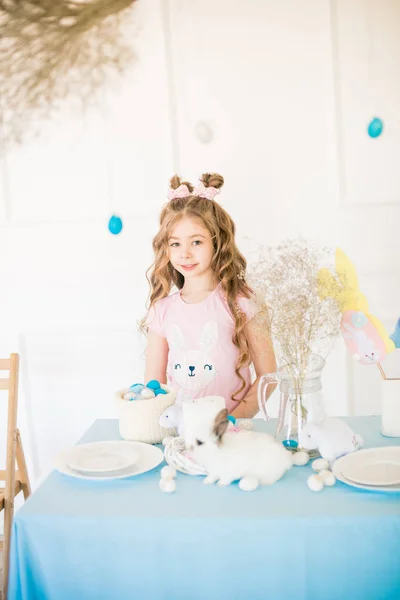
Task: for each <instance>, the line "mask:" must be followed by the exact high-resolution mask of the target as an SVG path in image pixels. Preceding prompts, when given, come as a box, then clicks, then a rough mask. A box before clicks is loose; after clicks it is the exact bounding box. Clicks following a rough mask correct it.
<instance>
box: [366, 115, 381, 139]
mask: <svg viewBox="0 0 400 600" xmlns="http://www.w3.org/2000/svg"><path fill="white" fill-rule="evenodd" d="M382 131H383V121H382V119H379V118H378V117H374V118H373V119H372V121H370V122H369V125H368V135H369V137H372V138H377V137H379V136H380V135H381V133H382Z"/></svg>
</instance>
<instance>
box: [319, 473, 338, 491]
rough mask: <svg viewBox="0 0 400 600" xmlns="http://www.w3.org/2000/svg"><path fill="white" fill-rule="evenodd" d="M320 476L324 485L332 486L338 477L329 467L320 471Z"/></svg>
mask: <svg viewBox="0 0 400 600" xmlns="http://www.w3.org/2000/svg"><path fill="white" fill-rule="evenodd" d="M319 476H320V477H321V478H322V481H323V482H324V485H328V486H329V487H330V486H332V485H335V483H336V477H335V476H334V474H333V473H332V471H329V470H328V469H324V470H323V471H320V472H319Z"/></svg>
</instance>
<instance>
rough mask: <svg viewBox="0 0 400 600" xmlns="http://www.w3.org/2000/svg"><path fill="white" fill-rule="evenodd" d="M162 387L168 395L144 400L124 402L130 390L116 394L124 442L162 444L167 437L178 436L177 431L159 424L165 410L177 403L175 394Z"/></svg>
mask: <svg viewBox="0 0 400 600" xmlns="http://www.w3.org/2000/svg"><path fill="white" fill-rule="evenodd" d="M161 387H162V388H163V389H164V390H165V391H166V392H168V393H167V394H159V395H158V396H156V397H155V398H149V399H143V400H124V399H123V397H124V395H125V394H127V393H128V392H129V391H131V390H129V389H123V390H119V391H118V392H117V393H116V397H115V402H116V405H117V411H118V416H119V433H120V436H121V437H122V438H123V439H124V440H130V441H135V442H146V443H147V444H160V443H161V442H162V440H163V439H164V438H165V437H166V436H170V435H171V436H174V435H177V432H176V430H175V429H164V428H163V427H161V426H160V424H159V422H158V421H159V418H160V416H161V414H162V413H163V412H164V410H165V409H166V408H168V406H171V404H173V403H174V402H175V392H174V391H173V390H170V389H169V388H167V387H166V386H164V385H162V386H161Z"/></svg>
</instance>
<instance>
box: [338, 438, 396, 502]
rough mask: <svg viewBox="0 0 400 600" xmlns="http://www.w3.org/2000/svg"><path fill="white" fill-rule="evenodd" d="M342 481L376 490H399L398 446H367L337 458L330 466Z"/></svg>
mask: <svg viewBox="0 0 400 600" xmlns="http://www.w3.org/2000/svg"><path fill="white" fill-rule="evenodd" d="M332 471H333V473H334V475H335V476H336V477H337V479H339V480H340V481H343V483H347V484H348V485H352V486H354V487H359V488H362V489H370V490H376V491H399V490H400V446H387V447H384V448H368V449H365V450H359V451H358V452H354V453H351V454H347V455H346V456H342V458H339V459H338V460H337V461H335V463H334V464H333V466H332Z"/></svg>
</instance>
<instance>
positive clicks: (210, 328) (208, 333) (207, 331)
mask: <svg viewBox="0 0 400 600" xmlns="http://www.w3.org/2000/svg"><path fill="white" fill-rule="evenodd" d="M217 340H218V323H217V322H216V321H208V323H206V324H205V325H204V329H203V331H202V334H201V338H200V347H201V349H202V350H203V351H204V352H209V351H210V350H211V349H212V348H214V346H215V344H216V343H217Z"/></svg>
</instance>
